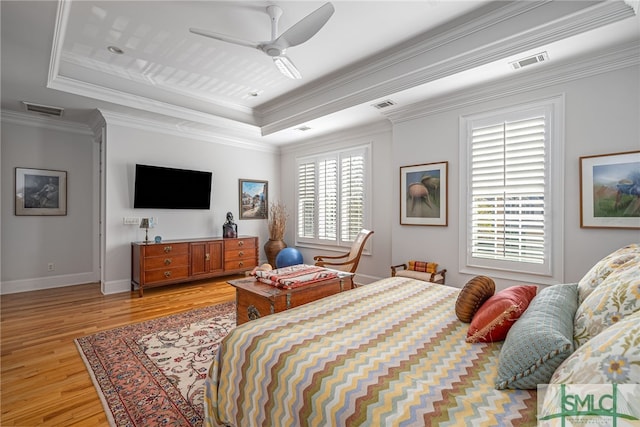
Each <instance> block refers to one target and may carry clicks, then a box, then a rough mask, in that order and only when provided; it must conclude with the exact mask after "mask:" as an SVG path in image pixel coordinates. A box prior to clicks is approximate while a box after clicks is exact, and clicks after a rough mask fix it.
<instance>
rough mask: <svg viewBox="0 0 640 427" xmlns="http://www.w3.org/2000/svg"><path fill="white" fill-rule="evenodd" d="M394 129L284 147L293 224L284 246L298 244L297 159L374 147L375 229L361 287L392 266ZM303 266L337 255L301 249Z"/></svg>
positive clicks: (286, 188) (361, 271)
mask: <svg viewBox="0 0 640 427" xmlns="http://www.w3.org/2000/svg"><path fill="white" fill-rule="evenodd" d="M391 141H392V136H391V129H390V124H389V123H388V122H383V123H379V124H375V125H370V126H367V127H363V128H357V129H351V130H349V131H345V132H339V133H336V134H333V135H329V136H324V137H322V138H318V139H312V140H310V141H307V142H305V143H302V144H296V145H290V146H287V147H284V148H283V150H282V157H281V168H282V187H281V192H282V194H283V201H284V203H285V204H286V206H287V207H288V209H289V211H290V212H289V213H290V218H291V220H290V221H289V222H288V224H287V232H286V234H285V239H284V240H285V242H287V244H288V245H289V246H293V244H294V242H295V234H294V233H295V227H294V226H295V224H294V220H295V180H296V177H297V170H296V158H297V157H301V156H306V155H311V154H314V153H322V152H325V151H331V150H338V149H342V148H346V147H354V146H359V145H363V144H368V143H370V144H371V161H372V165H371V170H372V181H371V185H372V188H373V191H372V197H373V199H372V201H371V205H372V207H373V209H372V210H373V212H372V226H371V229H372V230H373V231H374V234H373V235H372V236H371V237H370V238H369V241H370V242H371V243H368V244H370V245H371V254H370V255H363V256H362V258H361V259H360V265H359V266H358V275H357V277H356V281H357V282H358V283H370V282H372V281H374V280H377V279H379V278H382V277H388V276H389V275H390V270H389V266H390V265H391V264H390V262H391V245H390V242H391V222H392V218H393V212H394V206H396V203H395V201H396V200H397V199H393V197H392V193H393V192H392V184H393V174H394V173H396V170H395V169H393V168H392V167H391V166H392V165H391V162H390V159H391ZM298 249H299V250H300V252H301V253H302V256H303V259H304V262H305V263H307V264H313V256H314V255H321V254H325V255H338V253H329V252H327V251H325V250H319V249H313V248H304V247H298ZM344 252H346V251H344Z"/></svg>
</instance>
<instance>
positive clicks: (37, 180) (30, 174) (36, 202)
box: [15, 168, 67, 215]
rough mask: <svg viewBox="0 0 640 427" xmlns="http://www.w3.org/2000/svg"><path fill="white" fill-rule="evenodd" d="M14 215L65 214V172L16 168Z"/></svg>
mask: <svg viewBox="0 0 640 427" xmlns="http://www.w3.org/2000/svg"><path fill="white" fill-rule="evenodd" d="M15 203H16V206H15V214H16V215H66V214H67V172H65V171H57V170H47V169H27V168H16V194H15Z"/></svg>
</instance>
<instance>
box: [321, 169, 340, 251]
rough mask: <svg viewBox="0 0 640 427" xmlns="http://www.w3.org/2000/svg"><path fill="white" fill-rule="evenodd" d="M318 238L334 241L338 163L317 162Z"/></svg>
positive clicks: (336, 221)
mask: <svg viewBox="0 0 640 427" xmlns="http://www.w3.org/2000/svg"><path fill="white" fill-rule="evenodd" d="M318 170H319V173H318V238H319V239H320V240H331V241H335V240H336V237H337V232H338V227H337V226H338V162H337V160H336V159H335V158H334V159H329V160H322V161H320V162H318Z"/></svg>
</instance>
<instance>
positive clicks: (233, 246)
mask: <svg viewBox="0 0 640 427" xmlns="http://www.w3.org/2000/svg"><path fill="white" fill-rule="evenodd" d="M255 247H256V239H255V238H248V239H233V240H225V241H224V250H225V252H227V251H234V250H238V249H247V248H255Z"/></svg>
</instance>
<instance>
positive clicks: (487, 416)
mask: <svg viewBox="0 0 640 427" xmlns="http://www.w3.org/2000/svg"><path fill="white" fill-rule="evenodd" d="M458 292H459V290H458V289H457V288H451V287H447V286H443V285H435V284H431V283H427V282H421V281H417V280H413V279H408V278H403V277H392V278H388V279H383V280H380V281H378V282H375V283H372V284H370V285H366V286H362V287H359V288H357V289H354V290H350V291H348V292H342V293H339V294H336V295H333V296H331V297H328V298H325V299H322V300H319V301H316V302H314V303H311V304H307V305H304V306H301V307H298V308H295V309H292V310H288V311H285V312H283V313H280V314H277V315H273V316H266V317H264V318H261V319H258V320H255V321H251V322H248V323H246V324H243V325H241V326H239V327H238V328H236V329H235V330H233V331H231V333H230V334H229V335H228V336H227V337H226V338H225V339H224V340H223V342H222V343H221V345H220V348H219V351H218V354H217V357H216V360H215V361H214V362H213V364H212V365H211V368H210V370H209V375H208V378H207V380H206V386H205V387H206V390H205V393H206V396H205V415H206V424H207V425H210V426H234V427H249V426H273V427H297V426H318V427H320V426H323V427H324V426H367V427H370V426H431V425H433V426H436V425H437V426H459V425H473V426H506V425H535V422H536V418H535V411H536V393H535V391H523V390H508V391H500V390H495V389H494V387H493V384H494V378H495V376H496V374H497V363H496V362H497V358H498V355H499V352H500V344H499V343H494V344H484V343H478V344H469V343H466V342H465V336H466V332H467V328H468V324H465V323H462V322H460V321H459V320H457V318H456V316H455V311H454V306H455V301H456V297H457V295H458Z"/></svg>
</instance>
